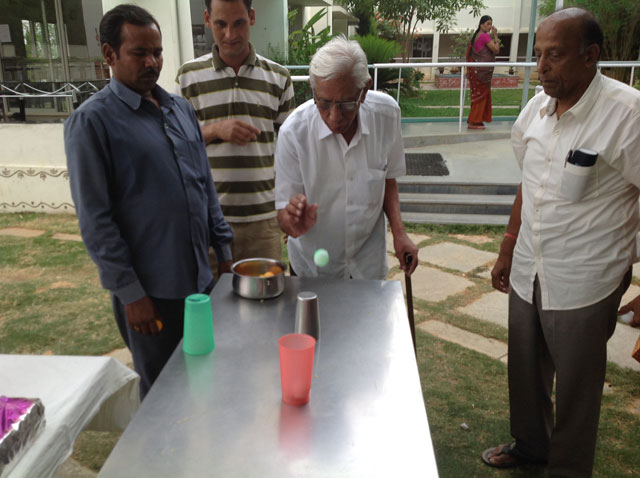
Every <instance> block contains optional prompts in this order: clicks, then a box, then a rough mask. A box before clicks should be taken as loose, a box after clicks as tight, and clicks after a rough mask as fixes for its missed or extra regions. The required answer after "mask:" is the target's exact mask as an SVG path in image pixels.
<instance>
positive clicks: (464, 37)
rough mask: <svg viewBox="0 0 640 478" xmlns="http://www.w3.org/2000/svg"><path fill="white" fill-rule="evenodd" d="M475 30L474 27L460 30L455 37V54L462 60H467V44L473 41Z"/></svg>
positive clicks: (453, 51)
mask: <svg viewBox="0 0 640 478" xmlns="http://www.w3.org/2000/svg"><path fill="white" fill-rule="evenodd" d="M474 32H475V30H474V29H473V28H469V29H467V30H464V31H462V32H460V33H459V34H458V35H456V36H455V37H454V39H453V50H452V53H453V56H454V58H457V59H458V60H460V61H465V54H466V53H467V46H469V43H471V38H472V37H473V33H474Z"/></svg>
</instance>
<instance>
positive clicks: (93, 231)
mask: <svg viewBox="0 0 640 478" xmlns="http://www.w3.org/2000/svg"><path fill="white" fill-rule="evenodd" d="M152 93H153V96H154V98H155V99H156V100H157V101H158V102H159V104H160V108H158V107H157V106H156V105H155V104H154V103H153V102H151V101H150V100H147V99H144V98H143V97H142V96H140V95H139V94H137V93H135V92H134V91H132V90H130V89H129V88H127V87H126V86H124V85H123V84H122V83H120V82H118V81H117V80H116V79H112V80H111V82H110V83H109V85H107V86H106V87H105V88H104V89H102V90H101V91H99V92H98V93H96V94H95V95H93V96H92V97H91V98H90V99H89V100H87V101H86V102H85V103H83V104H82V105H81V106H80V108H78V110H76V111H75V112H74V113H73V114H72V115H71V116H70V117H69V119H68V120H67V121H66V123H65V127H64V141H65V152H66V155H67V166H68V171H69V181H70V183H71V195H72V197H73V201H74V203H75V206H76V212H77V214H78V219H79V223H80V230H81V233H82V238H83V240H84V243H85V245H86V247H87V250H88V251H89V254H90V256H91V258H92V259H93V260H94V262H95V263H96V264H97V266H98V269H99V272H100V280H101V281H102V285H103V287H104V288H105V289H108V290H110V291H111V292H112V293H113V294H115V295H116V297H118V299H120V301H121V302H123V303H125V304H129V303H131V302H134V301H136V300H138V299H141V298H142V297H143V296H145V295H148V296H151V297H157V298H163V299H180V298H184V297H186V296H187V295H189V294H192V293H196V292H202V291H204V290H205V289H206V288H207V286H210V285H211V283H212V281H213V276H212V274H211V270H210V267H209V257H208V248H209V245H212V246H213V248H214V250H215V253H216V256H217V258H218V261H219V262H222V261H228V260H231V249H230V246H229V244H230V242H231V238H232V232H231V228H230V227H229V225H228V224H227V223H226V222H225V220H224V217H223V215H222V211H221V209H220V205H219V203H218V196H217V193H216V190H215V186H214V183H213V177H212V176H211V170H210V168H209V162H208V160H207V153H206V150H205V145H204V141H203V138H202V134H201V132H200V127H199V125H198V120H197V118H196V116H195V113H194V112H193V109H192V108H191V105H189V103H188V102H187V101H186V100H184V99H182V98H179V97H177V96H174V95H169V94H168V93H167V92H166V91H164V90H163V89H162V88H160V87H159V86H156V87H155V88H154V90H153V92H152Z"/></svg>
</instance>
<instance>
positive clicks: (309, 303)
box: [294, 292, 320, 341]
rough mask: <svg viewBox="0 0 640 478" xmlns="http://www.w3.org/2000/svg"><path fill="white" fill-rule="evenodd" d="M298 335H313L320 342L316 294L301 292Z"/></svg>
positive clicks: (298, 310) (296, 327)
mask: <svg viewBox="0 0 640 478" xmlns="http://www.w3.org/2000/svg"><path fill="white" fill-rule="evenodd" d="M294 332H295V333H296V334H308V335H311V336H312V337H313V338H314V339H316V341H318V340H320V322H319V313H318V295H317V294H316V293H315V292H300V293H299V294H298V301H297V304H296V325H295V329H294Z"/></svg>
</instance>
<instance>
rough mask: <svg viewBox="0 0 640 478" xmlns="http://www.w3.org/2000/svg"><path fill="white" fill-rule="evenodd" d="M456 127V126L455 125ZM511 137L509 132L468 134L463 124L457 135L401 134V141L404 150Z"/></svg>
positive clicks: (486, 131) (485, 131)
mask: <svg viewBox="0 0 640 478" xmlns="http://www.w3.org/2000/svg"><path fill="white" fill-rule="evenodd" d="M455 127H457V124H456V125H455ZM510 137H511V133H510V132H509V131H488V130H484V131H479V132H477V133H468V132H467V125H466V123H465V122H463V124H462V132H460V133H458V132H455V133H444V134H442V133H441V134H434V135H432V136H427V135H416V136H413V135H411V133H408V134H407V135H406V136H405V135H404V134H403V137H402V140H403V141H404V147H405V148H419V147H422V146H433V145H436V144H459V143H469V142H473V141H493V140H497V139H508V138H510Z"/></svg>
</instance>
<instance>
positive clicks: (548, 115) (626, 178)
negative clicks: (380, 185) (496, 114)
mask: <svg viewBox="0 0 640 478" xmlns="http://www.w3.org/2000/svg"><path fill="white" fill-rule="evenodd" d="M602 42H603V38H602V30H601V29H600V26H599V25H598V23H597V20H596V19H595V17H594V16H593V15H592V14H591V13H589V12H587V11H585V10H581V9H578V8H569V9H566V10H561V11H559V12H556V13H554V14H553V15H551V16H549V17H548V18H547V19H546V20H545V21H543V22H542V23H541V24H540V26H539V28H538V31H537V35H536V45H535V52H536V57H537V62H538V74H539V76H540V81H541V83H542V86H543V87H544V93H539V94H538V95H536V96H535V97H534V98H533V99H532V100H531V101H530V102H529V103H528V105H527V106H526V108H525V109H524V110H523V111H522V113H521V114H520V116H519V118H518V120H517V121H516V123H515V124H514V126H513V130H512V133H511V139H512V144H513V148H514V151H515V153H516V157H517V159H518V162H519V164H520V166H521V168H522V184H521V188H520V191H519V192H518V195H517V197H516V201H515V203H514V206H513V210H512V214H511V219H510V221H509V225H508V226H507V232H506V234H505V238H504V240H503V242H502V245H501V248H500V254H499V257H498V260H497V263H496V265H495V267H494V269H493V271H492V280H493V286H494V287H495V288H496V289H498V290H501V291H503V292H507V291H508V292H509V400H510V411H511V434H512V436H513V438H514V439H515V441H514V442H513V443H511V444H509V445H501V446H498V447H495V448H490V449H488V450H486V451H485V452H484V453H483V460H484V461H485V463H487V464H488V465H490V466H494V467H500V468H505V467H509V466H518V465H521V464H525V463H531V462H541V463H542V462H547V463H548V466H549V476H551V477H560V476H561V477H587V476H591V472H592V467H593V461H594V453H595V445H596V437H597V431H598V421H599V414H600V401H601V398H602V388H603V384H604V377H605V371H606V360H607V341H608V339H609V337H611V335H612V334H613V331H614V330H615V326H616V319H617V317H616V312H617V311H618V307H619V305H620V301H621V298H622V295H623V294H624V292H625V290H626V289H627V288H628V286H629V283H630V281H631V265H632V264H633V263H634V262H635V261H636V260H637V257H636V246H635V237H636V233H637V232H638V226H639V220H638V197H639V188H640V92H639V91H637V90H634V89H633V88H631V87H629V86H627V85H624V84H622V83H620V82H617V81H615V80H612V79H609V78H606V77H604V76H602V75H601V74H600V73H599V72H598V70H597V62H598V58H599V55H600V51H601V48H602ZM632 308H633V309H635V311H636V312H635V314H636V315H635V319H634V322H635V324H636V325H640V301H638V299H636V300H634V302H633V303H632V304H630V305H629V306H628V307H627V306H625V307H623V308H622V309H621V311H623V310H630V309H632ZM629 353H631V351H629ZM554 376H555V380H556V394H555V420H554V402H553V400H552V388H553V381H554Z"/></svg>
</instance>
